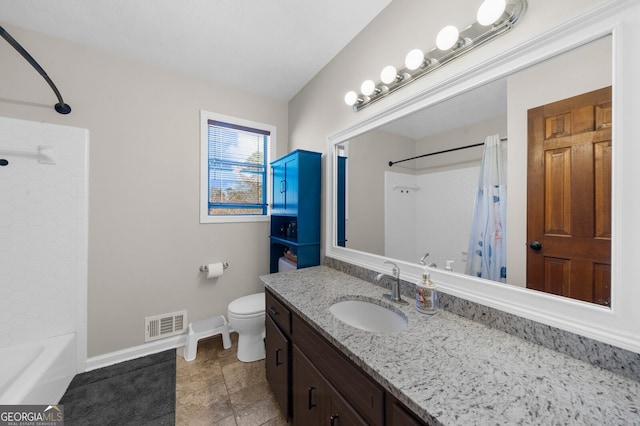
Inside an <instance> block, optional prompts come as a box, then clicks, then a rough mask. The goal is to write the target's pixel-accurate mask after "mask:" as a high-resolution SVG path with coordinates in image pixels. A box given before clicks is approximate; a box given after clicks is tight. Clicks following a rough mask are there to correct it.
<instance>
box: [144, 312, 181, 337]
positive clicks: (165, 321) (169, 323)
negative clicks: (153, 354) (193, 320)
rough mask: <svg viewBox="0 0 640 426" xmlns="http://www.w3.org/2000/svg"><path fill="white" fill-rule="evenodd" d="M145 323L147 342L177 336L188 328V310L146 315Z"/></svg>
mask: <svg viewBox="0 0 640 426" xmlns="http://www.w3.org/2000/svg"><path fill="white" fill-rule="evenodd" d="M144 324H145V327H144V330H145V331H144V341H145V342H151V341H152V340H158V339H163V338H165V337H171V336H176V335H178V334H182V333H184V332H185V330H186V328H187V311H180V312H173V313H170V314H163V315H156V316H153V317H146V318H145V319H144Z"/></svg>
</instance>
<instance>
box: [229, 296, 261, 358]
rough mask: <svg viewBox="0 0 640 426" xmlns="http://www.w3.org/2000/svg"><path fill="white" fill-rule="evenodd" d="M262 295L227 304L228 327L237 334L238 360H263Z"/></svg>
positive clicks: (239, 299) (240, 298)
mask: <svg viewBox="0 0 640 426" xmlns="http://www.w3.org/2000/svg"><path fill="white" fill-rule="evenodd" d="M264 304H265V303H264V293H256V294H250V295H249V296H243V297H239V298H238V299H236V300H234V301H233V302H231V303H229V307H228V310H227V318H228V319H229V326H230V327H231V329H232V330H233V331H235V332H237V333H238V359H239V360H240V361H242V362H253V361H258V360H260V359H264V357H265V350H264V321H265V316H264Z"/></svg>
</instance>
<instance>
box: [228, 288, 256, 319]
mask: <svg viewBox="0 0 640 426" xmlns="http://www.w3.org/2000/svg"><path fill="white" fill-rule="evenodd" d="M264 306H265V301H264V293H256V294H250V295H248V296H243V297H240V298H238V299H236V300H234V301H233V302H231V303H229V307H228V311H229V315H233V316H234V317H237V318H251V317H256V316H261V315H264V309H265V308H264Z"/></svg>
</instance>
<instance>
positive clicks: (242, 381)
mask: <svg viewBox="0 0 640 426" xmlns="http://www.w3.org/2000/svg"><path fill="white" fill-rule="evenodd" d="M231 341H232V343H233V345H232V347H231V349H227V350H225V349H223V347H222V338H221V336H214V337H212V338H209V339H203V340H200V341H199V342H198V353H197V356H196V359H195V360H194V361H191V362H187V361H185V360H184V358H183V356H182V350H179V351H178V353H177V355H176V425H177V426H183V425H189V426H199V425H216V426H217V425H221V426H260V425H266V426H280V425H286V424H287V422H286V420H285V418H284V416H283V415H282V413H281V411H280V407H279V406H278V403H277V402H276V400H275V398H274V397H273V394H272V393H271V389H270V388H269V384H268V383H267V379H266V375H265V367H264V360H262V361H256V362H249V363H244V362H240V361H238V358H237V357H236V350H237V345H238V335H237V334H236V333H231Z"/></svg>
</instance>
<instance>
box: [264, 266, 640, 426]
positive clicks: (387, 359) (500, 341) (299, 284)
mask: <svg viewBox="0 0 640 426" xmlns="http://www.w3.org/2000/svg"><path fill="white" fill-rule="evenodd" d="M260 279H261V280H262V281H263V282H264V283H265V285H266V287H267V288H269V289H270V290H272V292H274V293H275V294H276V295H278V296H280V298H281V299H283V300H284V301H285V302H287V303H288V305H289V307H290V308H291V309H292V311H294V312H295V313H297V314H298V315H299V316H301V317H302V318H304V319H305V320H307V321H308V322H309V324H310V325H311V326H312V327H314V328H315V329H316V330H317V331H318V332H319V333H320V334H322V335H323V336H324V337H326V338H327V339H328V340H329V341H330V342H332V343H333V344H334V345H336V347H338V348H339V349H340V350H341V351H342V352H343V353H344V354H345V355H346V356H347V357H348V358H350V359H351V360H353V361H354V362H355V363H356V364H357V365H358V366H360V367H361V368H362V369H363V370H365V371H366V372H367V373H368V374H370V375H371V376H372V377H373V378H374V379H375V380H377V382H378V383H379V384H380V385H381V386H382V387H384V388H385V389H386V390H388V391H389V392H390V393H391V394H392V395H394V396H395V397H396V398H398V399H399V400H400V401H402V402H403V403H404V404H405V405H407V407H409V408H410V409H412V410H413V411H414V412H415V413H416V414H418V415H419V416H420V417H422V418H423V419H424V420H426V421H428V422H430V423H434V424H443V425H471V424H509V425H511V424H545V425H549V424H597V425H603V424H612V425H621V424H640V383H638V382H635V381H633V380H630V379H627V378H624V377H622V376H618V375H616V374H614V373H611V372H608V371H606V370H602V369H599V368H597V367H594V366H592V365H590V364H587V363H585V362H583V361H579V360H577V359H575V358H571V357H569V356H566V355H563V354H560V353H558V352H555V351H552V350H550V349H546V348H544V347H542V346H539V345H536V344H533V343H529V342H526V341H524V340H522V339H520V338H518V337H515V336H511V335H509V334H506V333H504V332H502V331H499V330H495V329H491V328H489V327H487V326H485V325H482V324H480V323H477V322H474V321H470V320H467V319H464V318H462V317H459V316H457V315H454V314H451V313H449V312H445V311H440V312H438V313H437V314H436V315H424V314H421V313H419V312H417V311H416V310H415V306H414V304H413V303H411V304H410V305H408V306H399V305H395V306H396V309H400V310H401V311H402V312H403V313H404V314H405V315H406V316H407V318H408V320H409V325H408V327H407V328H406V329H405V330H403V331H401V332H399V333H395V334H384V333H373V332H368V331H362V330H359V329H356V328H353V327H351V326H349V325H347V324H345V323H343V322H341V321H340V320H338V319H336V318H335V317H334V316H333V315H332V314H331V313H330V312H329V307H330V306H331V305H332V304H333V303H334V302H335V301H337V300H344V299H345V298H350V297H353V298H356V299H357V298H360V299H363V298H371V299H376V300H379V301H380V302H381V303H388V302H386V301H382V294H384V293H388V290H385V289H384V288H382V287H379V286H376V285H374V284H371V283H368V282H366V281H363V280H360V279H358V278H355V277H352V276H350V275H347V274H344V273H342V272H339V271H336V270H334V269H331V268H328V267H326V266H317V267H312V268H305V269H299V270H297V271H291V272H285V273H279V274H271V275H263V276H261V277H260ZM405 299H407V298H406V297H405ZM409 302H412V300H409Z"/></svg>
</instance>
